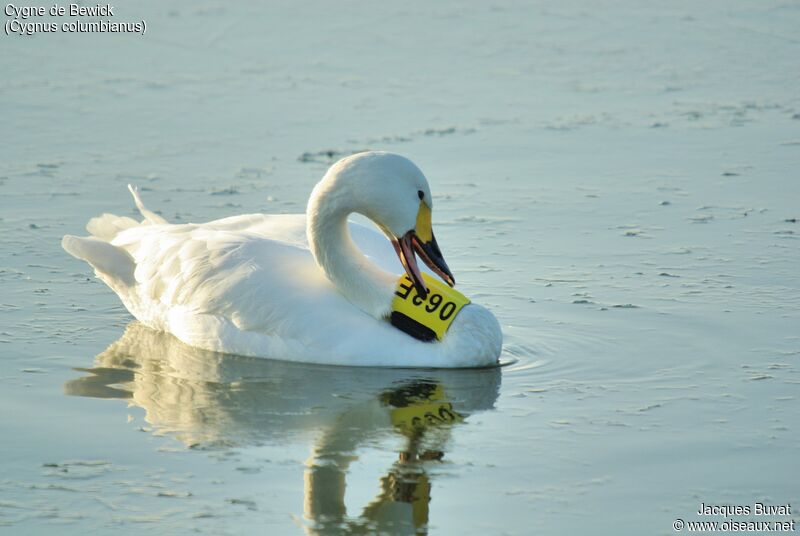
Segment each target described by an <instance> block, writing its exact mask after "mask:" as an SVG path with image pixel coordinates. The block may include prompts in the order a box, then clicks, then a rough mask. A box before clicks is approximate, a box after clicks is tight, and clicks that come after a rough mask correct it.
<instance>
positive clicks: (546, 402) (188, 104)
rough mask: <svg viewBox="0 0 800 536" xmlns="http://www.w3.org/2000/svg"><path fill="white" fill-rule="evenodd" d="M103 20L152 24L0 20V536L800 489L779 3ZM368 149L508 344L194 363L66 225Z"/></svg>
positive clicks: (224, 211) (215, 207)
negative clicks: (345, 362) (422, 212)
mask: <svg viewBox="0 0 800 536" xmlns="http://www.w3.org/2000/svg"><path fill="white" fill-rule="evenodd" d="M116 10H117V11H116V14H115V17H117V18H118V19H119V20H131V21H134V20H141V19H146V20H147V23H148V32H147V34H146V35H145V36H130V35H128V36H119V35H117V36H115V35H91V34H86V35H66V34H54V35H36V36H32V37H20V36H5V35H2V36H0V47H2V48H0V50H2V55H0V66H2V68H3V77H2V79H1V80H0V94H2V97H3V99H2V100H3V104H2V107H0V109H2V111H3V120H2V122H0V137H1V138H0V139H1V140H2V143H1V144H0V156H2V158H0V231H2V232H0V289H2V291H1V292H0V357H1V359H0V408H2V410H1V411H0V431H2V441H0V456H1V457H0V460H2V462H0V533H8V534H88V533H114V534H141V533H142V532H143V531H147V530H154V531H156V532H157V533H163V534H189V533H195V532H201V533H208V534H265V533H266V534H297V533H303V532H306V533H309V534H342V533H345V534H346V533H365V532H366V533H369V532H371V531H372V532H374V531H376V530H384V531H386V532H387V533H414V532H418V533H420V532H425V531H427V532H428V533H430V534H476V535H478V534H481V535H482V534H531V533H540V534H637V535H639V534H674V531H673V522H674V521H675V519H678V518H680V519H684V520H686V521H693V520H697V519H700V518H701V517H700V516H698V515H697V514H696V512H697V509H698V508H699V507H700V504H701V503H706V504H718V505H750V507H752V506H753V504H754V503H755V502H763V503H768V504H772V505H783V504H786V503H791V504H792V505H795V506H796V507H800V488H798V484H797V476H796V475H797V470H796V465H797V458H798V447H800V444H798V443H799V441H798V440H799V439H800V435H798V429H797V414H798V409H800V408H799V407H798V392H799V391H798V387H800V374H798V370H800V369H799V367H800V288H799V285H798V264H799V263H798V261H800V254H799V253H798V247H800V242H798V236H800V226H798V222H797V219H798V218H800V181H798V176H797V170H798V164H800V97H799V96H798V92H797V88H798V87H800V84H799V83H800V76H799V74H800V61H799V60H798V58H800V34H798V32H797V28H800V9H799V8H798V5H797V4H796V3H792V2H780V1H770V2H758V3H732V2H704V3H702V5H698V4H697V3H696V2H673V3H670V4H669V5H668V6H652V5H651V6H647V7H645V6H643V5H641V4H640V3H638V2H618V3H608V2H586V3H581V2H571V3H564V4H558V5H551V4H545V3H542V4H537V3H526V2H499V3H494V4H493V5H492V6H482V7H478V6H470V7H469V8H468V7H466V6H463V5H459V4H457V3H436V4H432V5H429V4H428V3H423V2H415V3H411V4H408V3H403V4H402V5H401V4H397V5H378V4H375V3H370V4H361V3H355V2H353V3H342V4H337V5H336V7H335V8H333V6H332V4H330V3H321V2H320V3H304V4H303V6H299V5H298V4H297V3H294V2H285V3H270V4H268V5H267V4H265V5H263V6H260V7H255V6H251V5H247V6H245V5H241V6H234V5H232V4H230V3H227V2H199V3H198V2H195V3H177V2H175V3H173V2H151V1H141V2H136V3H124V4H119V5H118V6H117V8H116ZM368 148H369V149H386V150H392V151H396V152H400V153H402V154H405V155H407V156H409V157H410V158H411V159H412V160H414V161H415V162H416V163H417V164H418V165H419V166H420V167H421V168H422V170H423V171H424V172H425V173H426V175H427V176H428V178H429V180H430V182H431V187H432V191H433V193H434V198H435V199H434V204H435V205H434V226H435V228H436V234H437V238H438V240H439V242H440V245H441V246H442V249H443V251H444V253H445V256H446V258H447V260H448V263H449V265H450V267H451V268H452V269H453V271H454V273H455V275H456V278H457V279H458V281H459V288H460V289H461V290H462V291H463V292H464V293H465V294H467V295H469V296H470V297H471V298H472V299H473V300H475V301H478V302H480V303H483V304H484V305H486V306H488V307H490V308H491V309H492V310H493V311H494V312H495V313H496V315H497V316H498V318H499V319H500V322H501V324H502V326H503V330H504V333H505V345H504V352H503V360H504V361H505V362H507V363H510V364H509V365H507V366H505V367H503V368H499V369H493V370H465V371H449V372H448V371H431V370H417V371H414V370H403V371H399V370H369V369H348V368H336V367H317V366H306V365H298V364H286V363H280V362H274V361H267V360H258V359H250V358H241V357H236V356H224V355H218V354H212V353H208V352H202V351H197V350H193V349H191V348H187V347H185V346H183V345H181V344H179V343H177V342H176V341H175V340H174V339H172V338H170V337H168V336H165V335H163V334H157V333H153V332H150V331H148V330H147V329H145V328H142V327H141V326H139V325H138V324H136V323H132V318H131V316H130V315H129V314H128V313H127V312H126V311H125V309H124V308H123V307H122V306H121V304H120V303H119V301H118V300H117V298H116V296H114V294H113V293H112V292H111V291H110V290H108V289H107V288H106V287H105V286H104V285H103V284H102V283H100V282H99V281H97V280H95V279H94V278H93V277H92V274H91V273H90V271H89V269H88V268H87V266H86V265H84V264H82V263H80V262H79V261H77V260H75V259H73V258H71V257H69V256H68V255H67V254H66V253H64V252H63V251H62V250H61V249H60V246H59V241H60V238H61V236H62V235H63V234H66V233H71V234H80V232H81V230H82V228H83V226H84V225H85V223H86V221H87V220H88V219H89V217H91V216H94V215H97V214H99V213H102V212H106V211H107V212H115V213H118V214H126V215H133V213H134V212H133V204H132V202H131V200H130V199H129V196H128V195H127V192H126V190H125V185H126V184H127V183H129V182H132V183H135V184H138V185H139V186H140V187H141V189H142V193H143V196H144V197H145V201H146V202H147V203H148V204H149V205H150V206H151V208H153V209H157V210H158V211H159V212H160V213H161V214H162V215H164V216H165V217H166V218H167V219H169V220H171V221H174V222H188V221H204V220H209V219H213V218H218V217H223V216H228V215H233V214H239V213H246V212H257V211H262V212H301V211H303V210H304V207H305V201H306V199H307V196H308V194H309V192H310V190H311V188H312V187H313V185H314V183H315V182H316V181H317V180H318V179H319V177H321V175H322V174H323V173H324V171H325V169H326V167H327V166H328V165H329V164H330V163H331V162H333V161H334V160H335V159H336V158H338V157H339V156H341V155H343V154H349V153H350V152H354V151H358V150H362V149H368ZM426 416H427V417H426ZM791 517H792V516H780V515H776V516H767V517H766V518H761V520H764V519H768V520H774V521H788V520H790V518H791ZM711 518H712V519H715V520H719V521H724V520H725V519H727V518H726V517H724V516H711ZM736 519H743V520H748V519H750V520H752V519H754V518H753V517H752V516H750V517H744V518H736Z"/></svg>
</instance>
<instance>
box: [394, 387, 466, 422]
mask: <svg viewBox="0 0 800 536" xmlns="http://www.w3.org/2000/svg"><path fill="white" fill-rule="evenodd" d="M391 419H392V424H393V425H394V426H396V427H397V428H399V429H400V430H402V431H403V432H405V433H412V432H415V431H421V430H423V429H424V428H426V427H428V426H437V425H440V424H453V423H457V422H461V421H463V420H464V418H463V417H462V416H461V415H459V414H458V412H456V411H455V410H454V409H453V405H452V404H451V403H450V402H447V401H446V399H445V397H444V388H443V387H442V386H441V385H436V388H435V389H434V390H433V391H432V392H430V393H426V394H425V395H423V396H422V397H413V398H411V397H409V399H408V404H407V405H404V406H402V407H395V408H394V409H392V412H391Z"/></svg>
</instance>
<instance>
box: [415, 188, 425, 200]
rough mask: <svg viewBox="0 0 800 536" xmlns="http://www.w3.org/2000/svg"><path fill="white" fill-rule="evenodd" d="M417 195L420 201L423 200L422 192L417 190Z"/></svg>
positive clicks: (423, 193) (423, 194)
mask: <svg viewBox="0 0 800 536" xmlns="http://www.w3.org/2000/svg"><path fill="white" fill-rule="evenodd" d="M417 195H418V196H419V198H420V199H425V192H423V191H422V190H417Z"/></svg>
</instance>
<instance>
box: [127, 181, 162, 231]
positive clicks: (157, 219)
mask: <svg viewBox="0 0 800 536" xmlns="http://www.w3.org/2000/svg"><path fill="white" fill-rule="evenodd" d="M128 190H129V191H130V192H131V195H132V196H133V202H134V203H136V208H138V209H139V212H140V213H141V214H142V216H144V221H143V222H142V223H150V224H153V225H159V224H162V223H169V222H167V220H165V219H164V218H162V217H161V216H159V215H158V214H156V213H155V212H153V211H151V210H148V209H147V207H145V206H144V203H142V198H141V197H139V189H138V188H137V187H136V186H133V185H132V184H129V185H128Z"/></svg>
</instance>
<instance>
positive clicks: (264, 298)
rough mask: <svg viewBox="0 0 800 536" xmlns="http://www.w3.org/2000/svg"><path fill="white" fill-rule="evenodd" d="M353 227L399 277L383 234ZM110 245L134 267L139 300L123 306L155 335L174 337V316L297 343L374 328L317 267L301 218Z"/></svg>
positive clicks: (124, 237)
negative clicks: (204, 318) (326, 332)
mask: <svg viewBox="0 0 800 536" xmlns="http://www.w3.org/2000/svg"><path fill="white" fill-rule="evenodd" d="M353 225H354V227H353V237H354V240H356V242H357V244H358V245H359V247H361V248H362V250H363V251H364V253H365V254H366V255H368V256H370V257H371V258H372V259H373V260H374V261H375V262H378V263H379V264H380V265H382V266H384V267H392V266H393V268H394V269H395V271H396V272H397V273H399V272H400V271H401V270H402V267H401V266H400V263H399V261H397V260H394V261H392V258H395V259H396V257H395V254H394V251H393V249H392V247H391V245H390V244H389V242H388V241H387V240H386V239H385V238H384V237H383V236H382V235H381V234H380V233H378V232H376V231H374V230H372V229H369V228H366V227H363V226H360V225H357V224H353ZM113 245H114V246H116V247H118V248H121V249H123V250H125V251H127V252H128V253H129V254H130V255H131V257H132V258H133V259H134V261H135V264H136V269H135V273H134V277H135V280H136V286H135V287H134V289H133V290H132V292H133V293H134V295H133V296H128V297H127V299H126V297H125V296H121V297H122V298H123V301H124V302H125V305H126V306H128V309H129V310H131V312H132V313H133V314H134V315H135V316H136V317H137V318H139V320H141V321H143V322H144V323H146V324H148V325H150V326H152V327H156V328H158V329H163V330H166V331H174V327H171V326H170V317H171V315H173V316H174V315H175V314H176V311H180V314H181V316H182V317H183V318H184V319H185V318H190V317H192V316H200V315H211V316H214V317H219V318H224V319H227V320H229V321H231V322H232V323H233V324H234V325H235V326H236V327H237V328H238V329H240V330H244V331H255V332H259V333H268V334H281V335H282V336H284V337H289V338H295V339H299V340H302V339H304V338H308V337H313V336H315V334H318V333H319V329H320V328H319V326H320V325H329V326H333V325H335V326H338V329H364V328H365V327H366V326H365V324H364V323H370V324H372V323H374V322H375V320H374V319H373V318H371V317H369V316H368V315H366V314H365V313H363V312H362V311H360V310H359V309H357V308H356V307H354V306H353V305H352V304H351V303H350V302H349V301H347V300H346V299H345V298H344V297H343V296H342V295H341V294H340V293H339V292H338V291H337V290H336V289H335V288H334V287H333V285H332V284H331V283H330V281H329V280H328V279H327V278H326V277H325V275H324V274H323V273H322V271H321V270H320V269H319V267H318V266H317V265H316V263H315V262H314V259H313V257H312V255H311V253H310V251H309V249H308V245H307V240H306V238H305V217H304V216H302V215H283V216H281V215H277V216H272V215H258V214H256V215H247V216H236V217H233V218H226V219H223V220H217V221H213V222H210V223H207V224H202V225H195V224H185V225H147V226H140V227H136V228H132V229H128V230H126V231H123V232H122V233H120V234H119V235H118V236H117V237H116V238H115V239H114V241H113ZM392 262H394V265H392ZM314 323H317V326H316V327H315V326H314ZM189 327H191V326H185V325H184V329H187V328H189ZM369 327H373V326H369Z"/></svg>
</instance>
